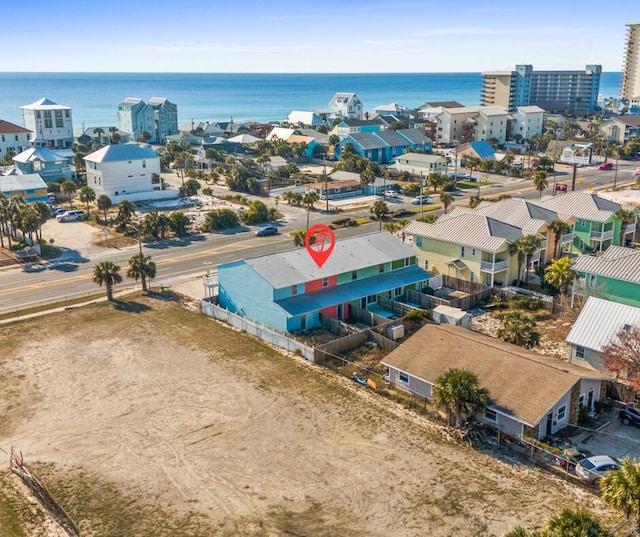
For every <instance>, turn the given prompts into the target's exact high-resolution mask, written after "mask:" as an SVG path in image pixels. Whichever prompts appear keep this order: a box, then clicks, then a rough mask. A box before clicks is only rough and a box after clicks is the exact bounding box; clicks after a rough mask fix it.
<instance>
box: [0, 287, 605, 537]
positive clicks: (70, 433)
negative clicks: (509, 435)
mask: <svg viewBox="0 0 640 537" xmlns="http://www.w3.org/2000/svg"><path fill="white" fill-rule="evenodd" d="M130 309H131V308H130ZM9 388H11V392H8V391H6V389H7V390H8V389H9ZM0 393H2V394H3V396H0V398H1V399H0V402H2V399H3V400H4V406H3V405H2V404H0V415H1V417H2V418H3V421H2V423H1V424H0V445H1V446H3V447H5V446H9V445H11V444H13V445H16V446H19V447H20V449H21V450H22V451H23V453H24V454H25V458H27V460H29V461H30V462H32V463H36V464H39V468H40V469H41V471H42V472H43V474H44V475H45V476H46V478H47V480H48V483H50V484H51V488H52V491H53V492H54V494H55V495H57V497H58V499H59V500H60V501H61V503H62V504H63V505H64V506H65V508H66V509H67V511H69V512H70V514H71V515H72V516H73V517H74V519H75V520H76V522H78V523H79V524H80V527H81V529H82V530H84V531H85V532H87V533H88V534H95V535H101V536H104V535H107V536H110V535H114V536H115V535H128V536H137V535H140V536H142V535H149V534H151V533H150V529H151V528H153V530H154V533H153V534H154V535H173V536H180V535H202V536H204V535H213V534H216V535H256V536H257V535H265V536H266V535H285V534H287V535H297V534H299V535H314V536H325V535H326V536H329V535H350V536H356V537H357V536H360V535H362V536H365V535H367V536H369V535H372V536H387V535H395V536H399V537H405V536H406V537H410V536H417V535H431V536H435V537H439V536H442V537H444V536H449V535H459V536H467V535H468V536H472V535H473V536H476V535H496V536H497V535H501V534H502V533H504V532H505V531H506V530H508V529H510V528H511V527H512V526H513V525H514V524H524V525H529V526H536V525H538V526H540V525H542V524H543V523H544V521H545V520H546V519H547V518H548V517H549V516H551V515H552V514H555V513H556V512H557V511H558V510H559V509H560V508H564V507H571V506H574V505H577V504H580V505H587V506H590V507H594V508H596V509H597V510H599V511H601V507H600V506H599V502H598V501H597V499H595V498H594V497H593V496H591V495H590V494H588V493H585V492H584V491H582V489H575V488H574V487H572V486H571V485H569V484H566V483H564V482H563V481H561V480H558V479H555V478H554V477H551V476H548V475H546V474H541V473H539V472H538V471H536V470H532V469H529V468H526V467H522V466H520V465H517V464H507V463H504V462H500V461H496V460H494V459H492V458H491V457H489V456H486V455H484V454H481V453H478V452H475V451H473V450H471V449H470V448H466V447H464V446H459V445H457V444H452V443H448V442H446V441H444V440H443V439H442V437H441V436H440V435H439V434H437V433H434V432H433V431H434V426H432V425H430V424H429V423H428V422H425V421H424V420H423V419H422V418H420V417H419V416H417V415H414V414H411V413H409V412H408V411H405V410H403V409H401V408H399V407H398V406H397V405H394V404H392V403H390V402H389V401H387V400H385V399H382V398H380V397H378V396H375V395H374V394H373V393H370V392H368V391H367V390H366V389H364V388H361V387H359V386H357V385H355V384H352V383H350V382H349V381H348V380H346V379H342V378H337V377H335V376H334V374H332V373H331V372H329V371H327V370H321V369H317V368H315V366H310V365H309V364H306V363H301V362H300V361H299V359H297V358H293V357H285V356H282V355H281V354H279V353H277V352H275V351H274V350H272V349H270V348H269V347H267V346H265V345H263V344H262V343H259V342H257V341H256V340H254V339H251V338H248V337H246V336H244V335H241V334H240V333H238V332H235V331H232V330H230V329H228V328H226V327H223V326H221V325H220V324H219V323H216V322H214V321H212V320H211V319H208V318H205V317H203V316H200V315H197V314H194V313H192V312H189V311H186V310H185V309H183V308H181V307H179V306H177V305H175V304H173V303H171V302H167V301H164V300H160V299H144V300H142V301H141V303H140V305H139V306H138V307H137V308H135V312H133V311H118V310H116V309H115V308H113V306H112V305H110V304H104V305H98V306H96V307H92V308H91V309H85V310H80V311H72V312H66V313H64V314H61V315H60V316H59V317H56V318H55V319H52V318H46V319H45V318H43V319H37V320H35V321H32V322H30V323H20V324H18V325H14V326H11V327H6V328H4V329H3V332H2V334H0ZM5 394H6V395H5ZM9 394H10V395H9ZM161 530H162V531H161Z"/></svg>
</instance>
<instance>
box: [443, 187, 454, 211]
mask: <svg viewBox="0 0 640 537" xmlns="http://www.w3.org/2000/svg"><path fill="white" fill-rule="evenodd" d="M440 202H441V203H442V205H444V214H447V209H448V208H449V205H451V204H452V203H453V196H452V195H451V193H450V192H443V193H442V194H440Z"/></svg>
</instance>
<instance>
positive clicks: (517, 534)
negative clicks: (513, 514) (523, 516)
mask: <svg viewBox="0 0 640 537" xmlns="http://www.w3.org/2000/svg"><path fill="white" fill-rule="evenodd" d="M502 537H542V534H541V533H540V532H539V531H529V530H528V529H526V528H523V527H522V526H516V527H515V528H513V529H511V530H509V531H508V532H507V533H505V534H504V535H503V536H502Z"/></svg>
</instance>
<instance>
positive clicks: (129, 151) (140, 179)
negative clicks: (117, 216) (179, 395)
mask: <svg viewBox="0 0 640 537" xmlns="http://www.w3.org/2000/svg"><path fill="white" fill-rule="evenodd" d="M84 160H85V163H86V168H87V186H90V187H91V188H93V190H94V191H95V193H96V196H100V195H102V194H106V195H107V196H109V198H111V201H112V203H113V204H114V205H116V204H118V203H120V202H121V201H122V200H125V199H126V200H129V201H141V200H151V199H166V198H176V197H178V191H177V190H162V181H161V179H160V157H158V155H156V153H155V152H154V151H153V150H152V149H151V148H149V147H140V146H138V145H137V144H118V145H107V146H105V147H103V148H101V149H98V150H97V151H94V152H93V153H90V154H89V155H87V156H86V157H84Z"/></svg>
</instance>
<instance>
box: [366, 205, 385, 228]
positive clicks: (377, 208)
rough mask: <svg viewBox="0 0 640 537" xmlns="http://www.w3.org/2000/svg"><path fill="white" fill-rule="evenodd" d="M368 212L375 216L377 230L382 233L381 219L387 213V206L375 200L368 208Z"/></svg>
mask: <svg viewBox="0 0 640 537" xmlns="http://www.w3.org/2000/svg"><path fill="white" fill-rule="evenodd" d="M369 212H370V213H372V214H374V215H375V217H376V220H377V221H378V229H379V230H380V231H382V219H383V218H384V215H386V214H388V213H389V206H388V205H387V204H386V203H385V202H384V201H382V200H377V201H376V202H374V204H373V205H372V206H371V207H370V208H369Z"/></svg>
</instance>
